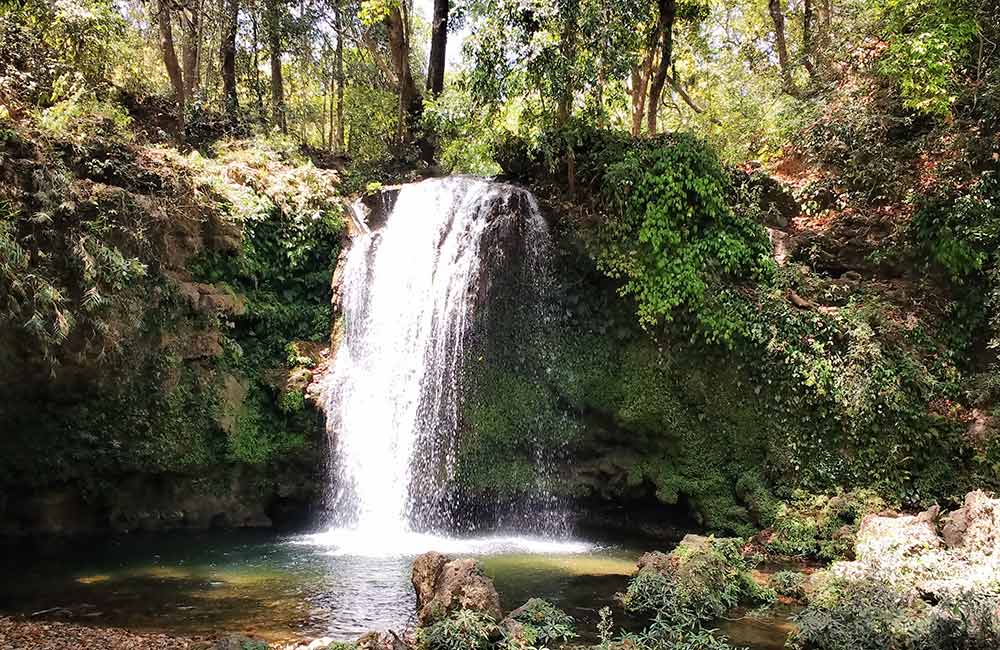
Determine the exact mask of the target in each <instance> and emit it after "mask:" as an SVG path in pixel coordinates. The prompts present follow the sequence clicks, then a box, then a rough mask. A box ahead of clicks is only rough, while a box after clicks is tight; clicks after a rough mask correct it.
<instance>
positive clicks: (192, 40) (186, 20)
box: [181, 2, 201, 98]
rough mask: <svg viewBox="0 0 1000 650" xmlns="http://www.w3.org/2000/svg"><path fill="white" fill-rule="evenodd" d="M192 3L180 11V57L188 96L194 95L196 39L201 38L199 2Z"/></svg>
mask: <svg viewBox="0 0 1000 650" xmlns="http://www.w3.org/2000/svg"><path fill="white" fill-rule="evenodd" d="M192 5H193V7H192V8H190V9H183V10H182V11H181V23H182V24H183V25H184V42H183V44H182V45H181V58H182V59H183V64H184V92H185V94H186V95H187V97H188V98H191V97H193V96H194V91H195V90H196V89H197V87H198V45H199V42H198V41H199V39H200V38H201V3H200V2H199V3H192Z"/></svg>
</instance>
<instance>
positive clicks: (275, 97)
mask: <svg viewBox="0 0 1000 650" xmlns="http://www.w3.org/2000/svg"><path fill="white" fill-rule="evenodd" d="M279 2H281V0H267V18H266V22H267V41H268V50H270V55H271V119H272V120H273V122H274V125H275V126H277V127H278V128H279V129H280V130H281V132H282V133H288V116H287V115H286V110H285V82H284V78H283V77H282V75H281V10H280V7H279V6H278V3H279Z"/></svg>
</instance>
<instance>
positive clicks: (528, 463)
mask: <svg viewBox="0 0 1000 650" xmlns="http://www.w3.org/2000/svg"><path fill="white" fill-rule="evenodd" d="M469 366H470V367H469V368H467V373H468V374H469V377H468V379H467V384H466V387H467V388H466V391H467V392H466V395H467V397H466V400H465V401H464V404H463V420H464V422H465V426H466V433H465V434H464V435H463V437H462V446H461V451H460V454H459V465H458V467H459V469H458V478H459V481H460V482H461V484H462V485H463V486H465V487H466V488H469V489H475V490H484V491H489V492H492V493H495V494H498V495H504V496H515V495H518V494H520V493H522V492H523V490H524V489H525V487H526V486H534V485H535V484H536V473H537V467H536V463H535V459H536V456H537V454H538V452H539V449H542V450H546V451H547V452H548V453H551V452H552V451H553V450H557V449H559V448H560V447H562V446H563V445H565V444H566V443H567V442H568V441H569V440H571V439H572V437H573V436H574V435H575V433H576V426H575V424H574V423H573V421H572V420H571V419H569V418H568V417H567V416H566V414H564V413H562V412H560V411H559V410H558V409H557V408H556V405H555V400H554V399H553V397H552V395H551V394H550V393H549V392H548V391H547V390H546V388H545V386H544V385H543V384H540V383H539V382H536V381H533V380H532V379H531V378H530V377H526V376H524V375H523V374H521V373H518V372H516V371H513V370H511V369H508V368H505V367H503V366H494V365H492V364H486V363H483V362H478V363H477V362H475V361H473V362H470V364H469ZM543 453H545V452H543Z"/></svg>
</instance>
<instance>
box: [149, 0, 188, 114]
mask: <svg viewBox="0 0 1000 650" xmlns="http://www.w3.org/2000/svg"><path fill="white" fill-rule="evenodd" d="M171 14H172V11H171V5H170V1H169V0H158V2H157V7H156V24H157V26H158V27H159V32H160V52H161V53H162V55H163V64H164V66H165V67H166V68H167V76H168V77H170V85H171V87H172V88H173V91H174V101H176V102H177V107H178V109H179V110H178V113H179V115H180V116H181V119H183V116H184V105H185V103H186V101H187V88H186V87H185V85H184V74H183V73H182V72H181V66H180V63H179V62H178V60H177V51H176V50H175V49H174V31H173V25H172V15H171Z"/></svg>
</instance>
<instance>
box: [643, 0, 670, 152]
mask: <svg viewBox="0 0 1000 650" xmlns="http://www.w3.org/2000/svg"><path fill="white" fill-rule="evenodd" d="M656 5H657V7H658V9H659V13H660V18H659V20H658V21H657V28H658V31H659V34H660V62H659V65H658V66H657V68H656V75H654V76H653V81H652V82H651V83H650V86H649V107H648V109H647V113H646V127H647V130H648V131H649V135H651V136H653V135H656V117H657V113H658V112H659V108H660V96H661V95H662V94H663V87H664V86H665V85H666V82H667V71H668V70H669V69H670V62H671V60H672V59H673V55H674V18H675V16H676V15H677V1H676V0H657V3H656Z"/></svg>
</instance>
